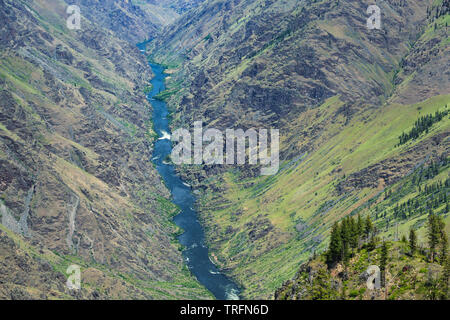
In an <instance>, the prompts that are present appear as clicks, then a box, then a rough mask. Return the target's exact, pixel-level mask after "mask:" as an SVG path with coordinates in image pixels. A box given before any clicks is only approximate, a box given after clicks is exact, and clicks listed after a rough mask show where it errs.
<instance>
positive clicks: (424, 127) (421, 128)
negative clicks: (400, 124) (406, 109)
mask: <svg viewBox="0 0 450 320" xmlns="http://www.w3.org/2000/svg"><path fill="white" fill-rule="evenodd" d="M445 108H447V105H446V106H445ZM447 114H448V110H445V111H436V112H435V114H434V115H433V114H428V115H425V116H422V117H420V118H419V119H418V120H416V122H415V123H414V127H413V128H412V129H411V130H410V131H409V132H408V133H405V132H403V133H402V134H401V135H400V136H399V140H400V142H399V144H398V145H399V146H400V145H402V144H405V143H406V142H408V141H409V140H413V139H417V138H418V137H419V136H420V135H421V134H422V133H423V132H426V133H428V130H429V129H430V128H431V127H432V126H433V124H435V123H436V122H439V121H441V120H442V119H443V118H444V117H445V116H447Z"/></svg>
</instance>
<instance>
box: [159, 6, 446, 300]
mask: <svg viewBox="0 0 450 320" xmlns="http://www.w3.org/2000/svg"><path fill="white" fill-rule="evenodd" d="M441 2H442V1H437V2H436V3H435V4H434V5H438V4H439V3H441ZM211 3H212V2H211ZM255 3H257V2H255ZM318 5H320V2H318ZM416 9H418V8H416ZM258 10H259V8H256V11H255V12H256V13H257V12H258ZM256 13H255V14H256ZM294 13H295V12H293V13H292V14H294ZM240 14H241V18H240V19H234V20H232V21H231V23H232V27H231V28H230V30H231V31H229V32H230V34H233V32H232V30H233V28H234V30H235V31H236V32H239V31H242V30H240V26H242V25H244V22H245V21H246V20H247V19H248V17H249V13H248V12H243V13H240ZM448 19H449V16H448V15H446V16H443V17H440V18H439V19H438V20H437V21H436V24H437V29H438V31H440V32H442V30H443V28H445V22H446V21H448ZM315 27H319V28H320V29H321V30H326V31H327V32H329V33H331V34H332V35H334V36H335V37H337V38H345V39H346V40H349V41H350V42H351V43H354V44H358V43H360V42H361V41H360V39H359V36H358V34H357V32H353V33H352V32H350V33H349V32H348V31H346V28H345V24H342V25H340V24H337V25H330V24H327V23H326V22H323V21H321V22H318V24H314V23H313V24H311V25H309V26H307V27H305V28H304V30H306V31H307V32H308V31H311V30H314V28H315ZM209 28H210V26H209V25H205V27H204V28H203V30H202V31H203V33H204V34H208V32H209V31H208V30H209ZM316 31H317V30H316ZM187 34H189V33H187ZM436 37H440V35H438V34H437V31H436V30H435V29H434V23H433V24H430V25H429V26H428V27H427V28H426V29H425V30H424V33H423V34H422V36H421V38H420V39H418V41H417V43H419V44H420V43H424V44H425V43H427V41H428V40H430V39H432V38H436ZM175 39H176V40H173V39H172V40H171V41H172V42H174V43H176V42H177V41H180V42H181V43H183V41H184V43H183V46H185V47H196V50H198V51H199V52H202V50H203V47H204V46H206V44H203V43H205V42H206V40H205V39H203V37H202V38H201V39H200V40H199V41H198V42H197V43H195V44H190V43H189V41H192V40H190V39H195V38H191V37H185V38H183V33H182V32H178V33H175ZM294 40H295V37H294V35H288V36H287V37H286V38H284V39H282V40H281V43H282V44H283V45H284V46H283V45H281V46H278V47H277V46H276V45H275V44H271V45H269V46H266V47H264V49H263V50H262V51H259V52H258V53H257V55H256V56H252V57H243V58H242V59H241V63H240V64H238V65H237V66H234V67H233V68H231V71H230V70H227V73H226V74H220V77H219V78H220V81H221V82H218V84H215V88H214V89H211V91H213V92H216V91H217V92H218V94H216V95H215V96H213V97H212V99H216V97H221V96H225V97H227V96H228V95H229V93H230V92H229V91H225V90H227V88H229V86H228V87H227V86H224V85H223V84H225V83H227V82H232V79H234V80H236V81H239V77H240V75H241V73H242V71H243V70H244V69H245V68H246V67H247V66H248V65H249V64H251V62H253V61H255V60H256V61H259V62H263V63H264V62H265V61H264V59H266V58H267V57H269V56H271V55H273V52H276V51H277V50H280V49H281V48H283V49H284V48H285V46H287V45H286V44H287V43H289V44H291V45H292V46H296V45H299V46H300V45H301V43H295V42H294ZM217 41H218V43H217ZM220 41H222V38H220V37H219V38H218V40H216V39H215V46H217V47H220V46H221V45H222V43H221V42H220ZM439 46H443V47H446V46H447V47H448V36H446V37H444V38H442V41H441V43H440V44H439ZM314 48H315V49H316V50H324V52H323V54H324V57H327V56H328V53H327V52H326V50H325V49H326V48H324V45H323V43H320V42H317V43H314ZM366 49H368V50H369V51H370V52H377V53H381V56H382V57H383V59H384V60H383V62H384V63H387V61H389V62H393V63H394V65H397V64H399V63H400V58H401V57H399V56H395V55H391V56H389V57H387V56H386V55H384V54H383V53H382V52H380V49H379V48H378V47H377V43H375V44H373V45H371V46H370V47H368V48H366ZM403 49H404V50H405V52H407V51H408V50H409V49H411V48H403ZM403 49H402V50H403ZM169 51H170V50H169ZM447 51H448V50H447ZM186 54H189V51H187V53H186ZM207 57H208V55H207ZM255 57H256V58H255ZM153 58H154V59H157V60H159V61H165V62H166V64H174V66H172V67H176V65H180V64H181V63H182V59H181V58H180V56H179V55H176V54H175V55H171V54H168V51H167V50H162V51H161V52H158V51H156V55H154V56H153ZM201 58H202V57H201V54H198V55H197V56H195V55H194V60H193V64H198V65H200V66H201V67H202V66H203V67H206V66H207V65H208V64H209V63H211V62H214V61H209V60H207V59H203V60H202V59H201ZM216 58H217V57H216ZM195 59H197V60H195ZM258 59H259V60H258ZM393 60H395V61H393ZM272 62H273V66H271V67H273V69H272V68H268V69H267V70H266V71H265V72H266V73H269V72H271V71H276V70H278V68H277V67H276V66H277V65H278V61H277V60H274V61H272ZM281 65H282V64H281ZM348 68H349V70H348V72H349V74H353V75H355V76H356V77H358V78H357V79H356V80H355V79H353V80H352V81H362V82H364V81H372V82H376V83H381V84H382V87H383V91H384V95H383V96H382V97H380V102H379V103H378V104H377V107H371V108H370V109H368V110H367V109H366V110H363V111H357V113H356V114H354V115H353V116H352V118H351V120H350V121H349V122H348V123H347V117H346V116H345V115H344V114H342V112H339V111H340V110H341V107H343V106H344V102H342V101H341V99H340V97H339V96H335V97H332V98H330V99H328V100H327V101H326V102H325V103H324V104H323V105H321V106H319V107H316V108H313V109H308V110H307V111H305V112H304V113H302V114H301V115H300V116H298V119H289V121H287V124H285V125H286V127H285V128H284V129H285V130H284V131H285V132H290V133H289V134H290V137H287V136H283V132H282V137H281V140H282V141H281V149H282V150H283V149H285V148H287V146H289V147H292V146H294V147H293V149H297V150H301V149H302V147H304V146H305V145H308V144H311V145H313V148H312V149H313V151H312V152H310V153H308V154H305V155H304V157H302V158H301V159H300V160H298V161H296V162H295V163H288V162H286V163H284V165H285V166H286V167H285V168H283V169H282V170H281V171H280V173H279V174H278V175H276V176H275V177H268V178H256V179H248V178H246V177H245V175H244V174H242V175H241V173H240V171H239V170H229V171H228V172H226V173H225V174H223V175H219V176H213V177H210V179H209V180H208V181H206V184H211V185H213V186H214V188H211V189H214V190H217V186H220V190H219V191H215V192H211V191H208V193H207V194H203V196H202V197H201V203H200V209H201V212H202V219H203V221H204V223H205V225H206V230H207V238H208V240H209V244H210V246H211V249H212V252H213V257H212V258H213V259H215V260H216V262H217V263H218V264H219V265H220V266H223V267H225V268H227V270H230V274H231V275H232V276H233V277H234V278H236V279H237V280H238V281H239V282H240V283H241V284H242V285H243V286H244V288H245V290H244V295H245V296H246V297H249V298H261V297H263V298H270V297H272V293H273V292H274V290H275V289H276V288H278V287H279V286H280V284H281V283H282V282H283V281H284V280H286V279H290V278H292V276H293V275H294V274H295V273H296V272H297V270H298V266H299V264H300V263H301V262H303V261H305V260H306V259H307V258H308V257H309V256H310V255H311V253H312V252H313V251H314V250H319V251H320V250H323V249H324V248H325V246H326V244H327V241H326V240H327V236H328V230H329V229H330V226H331V224H332V223H333V222H335V221H337V220H339V219H340V218H341V217H343V216H345V215H347V214H350V213H354V212H356V210H357V209H358V208H360V210H361V212H363V213H368V212H369V210H368V209H366V204H367V203H368V201H369V200H370V199H372V198H374V197H376V196H378V195H379V194H380V193H381V192H382V191H383V190H384V188H385V187H386V186H385V183H384V182H383V181H380V184H379V185H377V186H376V187H367V188H363V189H361V190H360V189H355V190H353V191H351V192H347V193H344V194H338V193H337V192H336V187H337V185H338V184H339V182H341V181H344V180H345V177H346V176H349V175H350V174H352V173H355V172H358V171H360V170H362V169H365V168H367V167H368V166H371V165H375V164H378V163H379V162H380V161H383V160H386V159H397V160H399V159H400V160H401V158H402V157H404V156H405V154H407V153H408V151H411V150H412V149H413V148H414V147H416V146H420V145H422V143H423V144H425V145H426V144H427V143H428V142H429V141H430V138H432V137H433V136H436V135H438V134H441V133H442V134H446V133H448V132H449V131H450V122H449V119H448V117H447V118H446V119H445V120H443V121H441V122H440V123H438V124H436V125H435V126H433V127H432V129H431V130H430V132H429V133H428V134H426V135H422V136H421V137H420V138H419V139H418V140H416V141H413V142H409V143H408V144H406V145H403V146H400V147H396V144H397V143H398V136H399V135H400V134H401V133H402V132H403V131H407V130H409V129H411V128H412V126H413V124H414V122H415V120H416V119H417V118H418V117H419V116H421V115H425V114H428V113H434V112H435V111H436V110H439V109H440V110H442V109H443V108H444V106H445V105H446V104H448V103H449V102H450V96H449V95H440V96H434V97H432V98H429V99H427V100H425V101H422V102H420V103H416V104H401V103H399V102H396V99H395V98H396V97H397V94H398V93H399V92H405V91H407V89H408V88H409V82H410V81H411V79H412V78H413V77H414V75H415V74H406V75H405V76H404V80H403V81H402V82H401V83H400V84H397V85H394V80H395V77H396V76H398V75H400V76H403V75H404V74H405V73H404V71H403V69H402V68H401V67H400V66H399V67H398V70H391V71H390V72H387V71H385V70H381V68H377V67H373V66H372V65H370V64H368V63H365V64H356V65H350V66H348ZM261 78H263V77H260V79H259V80H258V81H264V80H261ZM249 81H251V80H249ZM174 82H175V81H174ZM341 82H342V81H341ZM344 84H345V81H344ZM349 85H350V86H351V84H349ZM168 87H169V89H170V88H171V85H170V80H169V86H168ZM221 87H223V88H224V89H220V88H221ZM216 88H217V89H216ZM182 93H183V91H182V90H181V91H180V92H179V94H178V95H181V94H182ZM177 99H179V98H178V97H172V101H171V102H172V104H176V103H177V102H176V100H177ZM213 101H214V100H213ZM219 101H220V102H221V100H220V98H219ZM357 109H358V108H357ZM361 109H363V108H360V109H359V110H361ZM178 111H179V112H178V113H177V114H175V115H174V120H175V121H176V122H181V121H179V120H180V119H181V117H182V116H183V115H182V112H185V110H183V108H182V106H181V108H180V109H179V110H178ZM239 112H240V110H237V114H240V113H239ZM181 123H182V122H181ZM212 124H214V123H212ZM310 128H311V129H317V128H320V129H321V130H320V134H319V137H315V139H311V138H309V137H308V136H304V135H302V131H303V129H304V131H308V129H310ZM292 132H293V133H294V134H292ZM286 135H287V134H286ZM296 135H297V136H296ZM446 148H447V147H446V144H445V143H444V145H441V147H440V149H439V150H438V151H439V152H445V151H448V150H447V149H446ZM299 156H300V155H299ZM188 170H189V172H188V173H187V175H186V176H187V178H189V177H196V176H197V174H198V173H201V171H202V169H201V168H195V167H190V168H188ZM446 175H448V169H446V170H445V171H444V172H441V174H440V178H444V177H445V176H446ZM436 179H437V178H436ZM193 180H195V178H193ZM402 183H404V181H400V182H397V184H395V185H391V186H390V188H393V189H396V188H398V186H399V185H401V184H402ZM219 194H220V196H219ZM411 196H413V193H410V194H407V195H405V196H404V197H403V198H402V199H399V201H400V202H401V201H404V199H406V198H407V197H411ZM387 206H388V207H389V208H390V209H392V205H387ZM371 213H372V214H373V212H371ZM264 219H269V220H270V224H271V225H273V226H274V228H275V231H274V232H273V234H271V235H270V236H269V237H261V238H258V237H257V239H256V240H253V239H250V234H249V233H250V231H255V230H256V231H258V230H259V231H261V230H264V229H265V228H267V227H268V224H267V223H265V221H264ZM420 219H422V217H414V218H412V219H410V221H400V225H399V231H400V233H404V232H405V231H406V229H407V228H408V226H409V225H410V224H412V223H414V221H417V220H420ZM445 219H446V221H447V222H448V220H449V218H448V215H447V216H446V218H445ZM378 223H379V224H380V225H384V224H383V221H378ZM299 225H300V226H302V225H303V226H304V227H306V229H305V230H303V231H302V232H298V231H296V229H295V227H296V226H299ZM447 225H448V224H447ZM383 230H384V229H383ZM393 233H394V226H393V225H391V226H390V227H389V228H388V230H386V231H383V234H382V235H383V236H385V237H387V238H391V237H392V236H393ZM419 234H421V236H422V237H423V226H422V227H421V228H420V230H419Z"/></svg>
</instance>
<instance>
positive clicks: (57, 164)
mask: <svg viewBox="0 0 450 320" xmlns="http://www.w3.org/2000/svg"><path fill="white" fill-rule="evenodd" d="M50 2H51V3H50V4H49V3H48V2H47V1H38V2H36V3H35V4H34V5H30V6H29V8H30V10H31V11H32V12H33V15H34V16H35V17H36V18H37V20H38V23H39V27H38V28H39V30H45V31H46V32H48V33H49V34H51V35H53V37H55V38H56V40H55V42H56V43H62V44H64V45H68V48H69V50H70V51H71V53H72V54H73V55H74V57H75V59H80V60H85V61H88V62H89V63H90V65H91V67H92V70H94V74H95V75H96V76H98V77H99V78H101V80H102V81H104V83H106V84H110V85H111V86H113V87H114V88H116V90H117V91H116V93H117V92H122V91H123V92H126V90H130V91H132V90H133V88H134V87H135V86H136V83H134V82H133V81H130V78H129V77H125V76H123V75H122V76H121V75H119V74H117V73H115V72H114V68H115V65H114V64H113V63H112V62H111V60H107V59H102V58H100V57H99V56H98V53H97V52H95V51H91V50H92V49H89V48H87V47H83V46H82V45H80V44H78V46H79V47H82V50H83V52H82V53H79V52H77V51H76V50H73V49H71V47H70V44H71V43H72V42H73V41H75V40H74V39H73V34H71V33H70V32H69V31H68V30H67V29H66V28H65V27H64V26H63V24H64V20H63V19H61V16H59V15H58V14H57V13H59V12H64V8H65V3H63V2H61V1H56V0H55V1H50ZM24 3H25V5H26V6H28V5H29V3H27V2H24ZM46 5H50V6H51V10H47V9H46V8H45V6H46ZM35 9H36V11H35ZM38 54H39V55H40V54H41V53H40V52H39V53H38ZM51 62H52V65H51V67H50V69H51V70H56V72H60V74H59V76H60V78H59V79H58V80H60V81H61V82H62V83H63V85H66V86H67V87H68V88H69V89H68V90H71V91H72V92H73V94H74V96H75V99H79V98H80V97H79V95H78V88H80V87H83V88H86V89H88V90H89V92H93V93H96V94H98V96H99V97H101V98H100V99H101V101H102V102H103V103H104V105H107V106H112V105H119V104H121V103H124V104H127V103H130V104H133V103H134V102H131V101H126V100H125V101H123V100H122V99H121V97H119V96H116V95H113V94H110V93H108V92H105V91H103V90H100V89H95V88H93V87H92V86H91V84H90V83H89V82H88V81H86V80H85V79H84V77H83V72H82V71H81V70H79V69H77V68H76V67H74V66H68V65H65V64H63V63H60V62H58V61H56V60H53V61H51ZM53 64H54V65H53ZM0 78H1V79H2V80H3V81H5V88H8V90H9V92H11V93H12V95H13V97H14V98H15V100H16V101H17V103H18V104H19V105H20V108H21V110H20V111H21V112H24V113H26V115H27V117H26V118H27V124H26V127H27V128H32V129H33V131H34V132H37V133H36V136H38V137H39V139H37V140H36V144H35V145H34V147H33V149H29V150H28V151H29V152H30V154H32V155H33V159H35V160H37V161H38V162H39V163H45V164H46V165H48V167H45V168H51V170H50V172H47V171H46V170H43V171H41V172H40V176H39V179H41V181H48V180H45V179H49V180H51V181H52V179H53V174H54V172H55V173H56V174H57V175H58V176H59V177H60V178H61V181H58V182H61V183H64V185H65V187H69V188H70V189H71V190H77V191H79V190H88V191H89V192H90V193H91V194H95V195H96V198H97V199H96V200H97V201H98V202H96V203H94V206H95V208H96V209H97V210H98V211H102V212H110V213H111V212H112V213H113V215H114V216H115V219H117V220H116V221H119V226H120V228H125V229H128V230H129V231H128V232H131V230H135V228H136V226H137V225H138V224H139V223H141V222H140V220H139V215H142V214H143V215H147V214H150V215H153V213H157V214H156V215H153V217H152V219H153V218H154V219H155V221H153V222H154V225H153V227H155V228H161V230H165V232H166V233H167V234H164V237H168V238H169V239H170V240H169V241H170V242H171V243H170V246H171V248H170V250H169V251H170V252H177V250H180V248H179V243H178V242H177V241H176V240H175V235H176V234H177V232H178V231H179V230H178V227H177V226H176V225H175V224H173V222H172V218H173V215H174V214H175V213H176V212H177V209H176V208H175V206H174V205H173V204H172V203H171V202H170V201H169V200H168V198H167V195H166V194H164V192H159V191H158V190H156V188H157V186H156V187H155V188H153V187H151V188H148V187H145V186H135V187H136V188H135V190H134V191H136V194H137V197H140V198H141V199H142V203H146V205H150V206H149V207H145V205H142V203H137V202H138V200H136V198H134V199H131V198H129V197H122V196H119V194H118V192H117V190H116V189H115V188H113V187H112V186H110V185H108V184H107V183H105V181H103V180H101V179H100V178H98V177H96V176H94V175H92V174H90V173H88V172H87V171H86V170H82V169H81V168H79V167H77V166H76V165H74V164H73V163H71V162H70V161H69V160H68V159H67V158H66V157H65V154H62V152H61V153H59V152H56V153H55V154H52V155H51V156H49V157H47V154H46V153H44V152H42V153H40V150H41V148H42V147H43V146H48V145H52V146H53V147H55V149H56V150H57V151H60V150H65V148H71V147H75V148H76V149H78V150H81V151H82V152H83V155H84V157H85V158H84V160H85V161H86V162H87V163H89V164H90V165H92V166H94V167H95V166H97V165H98V161H99V158H101V154H98V153H96V152H95V151H94V148H92V147H91V148H86V147H83V146H81V145H80V144H78V143H76V142H75V141H72V140H70V139H68V138H67V137H66V134H65V133H66V132H67V130H68V129H67V127H70V126H71V125H73V126H76V125H77V122H78V121H79V120H80V119H83V117H84V114H83V112H82V110H81V108H82V107H85V106H84V105H83V104H82V103H79V104H77V103H76V100H75V102H74V101H71V103H73V104H74V106H72V105H71V107H72V108H70V109H66V110H64V109H62V107H61V106H60V105H58V104H56V103H55V102H54V101H53V100H52V99H51V98H50V97H49V96H48V92H49V91H51V89H52V88H46V87H45V85H43V83H44V79H43V72H42V69H40V68H39V67H37V66H36V65H33V64H31V63H30V62H28V61H27V60H25V59H24V58H22V57H21V56H20V55H17V54H11V52H0ZM57 78H58V75H57ZM118 95H119V94H118ZM125 99H126V98H125ZM33 104H34V105H37V106H39V108H40V110H45V111H46V112H47V114H49V115H50V117H51V118H52V117H55V118H56V120H55V119H53V120H54V123H56V125H54V128H53V129H54V130H48V129H47V127H46V121H48V120H49V118H43V117H41V115H40V114H39V113H38V112H37V111H36V109H35V108H32V107H31V106H32V105H33ZM140 107H142V106H140ZM119 113H120V111H119ZM114 117H115V118H116V120H117V123H114V122H113V121H112V120H110V121H111V122H112V125H113V127H112V128H110V129H107V131H106V132H107V134H111V135H113V136H114V135H115V134H117V132H119V133H120V130H121V129H123V132H122V133H121V135H122V136H123V137H124V139H125V140H126V141H127V142H129V143H130V144H132V143H139V142H140V141H139V140H138V139H142V128H139V130H140V132H139V133H140V134H139V137H134V131H135V130H136V127H135V126H134V125H133V124H131V123H129V122H128V120H127V117H128V115H127V114H123V115H117V114H116V115H115V116H114ZM119 123H122V124H123V126H121V128H117V124H119ZM110 125H111V124H108V126H110ZM147 125H148V127H147V128H144V131H145V130H147V131H149V132H150V130H151V129H150V123H149V122H148V123H147ZM66 126H67V127H66ZM20 130H21V128H19V129H18V130H8V128H6V127H5V126H4V125H3V124H0V136H3V137H8V138H10V139H12V141H14V142H15V143H17V144H19V145H21V146H26V148H29V147H30V146H28V145H27V141H25V140H24V138H22V136H21V135H20V133H21V131H20ZM16 132H18V133H19V135H18V134H17V133H16ZM145 136H146V137H148V135H145ZM134 152H136V151H134ZM130 153H131V158H132V157H133V156H134V157H139V156H140V155H139V154H138V153H136V154H133V151H132V150H130ZM9 157H10V152H9V151H8V150H7V149H3V148H2V150H0V158H1V159H2V160H3V159H7V160H9ZM150 174H151V175H156V174H153V173H150ZM52 182H53V181H52ZM140 189H141V190H140ZM46 192H47V190H44V191H43V194H51V192H50V193H46ZM10 193H11V192H9V193H8V194H7V193H6V192H2V194H1V198H2V201H3V200H5V199H6V198H8V197H10V196H11V195H10ZM79 195H80V198H81V203H82V204H85V203H89V205H91V204H92V203H91V200H90V199H87V198H86V197H85V196H84V195H83V194H82V193H81V192H80V193H79ZM40 196H41V195H36V196H35V198H34V199H33V202H32V207H33V209H35V210H36V211H37V214H41V215H43V216H51V215H52V214H55V215H58V214H59V213H60V212H59V211H58V210H59V208H58V206H56V205H55V206H54V207H51V208H45V207H39V205H42V204H40V203H39V201H41V198H40ZM11 197H12V196H11ZM42 197H43V198H44V199H45V196H42ZM9 200H11V201H12V200H13V199H12V198H11V199H9ZM94 202H95V200H94ZM103 210H105V211H103ZM115 210H117V212H115ZM133 215H136V216H133ZM101 217H104V216H103V215H102V214H101ZM77 219H78V218H77ZM0 221H1V215H0ZM85 222H86V221H83V222H81V221H80V222H77V229H78V228H80V229H81V228H82V224H83V223H85ZM86 224H89V222H87V223H86ZM95 226H96V225H95V224H93V225H92V227H93V228H95ZM0 229H1V230H2V232H4V234H6V235H7V237H9V238H10V239H12V240H13V241H14V243H15V244H16V245H17V246H18V247H19V248H20V251H21V252H23V253H26V254H28V255H29V256H30V257H32V259H34V260H35V261H40V260H43V261H48V262H49V263H50V264H51V266H52V268H53V270H54V271H56V272H60V273H62V274H64V277H65V271H66V269H67V266H68V265H70V264H73V263H76V264H78V265H80V266H81V267H82V288H83V290H85V289H86V290H87V292H88V293H89V292H93V291H94V290H95V291H97V292H100V293H101V296H102V297H109V298H131V297H134V298H146V297H147V298H148V297H153V298H156V299H175V298H184V299H199V298H200V299H201V298H212V295H211V294H210V293H209V292H208V291H207V290H206V289H205V288H204V287H203V286H201V285H200V284H199V283H198V282H197V281H196V279H195V278H194V277H193V276H192V274H190V272H189V270H187V268H186V267H185V266H184V265H183V263H182V257H181V254H180V253H179V252H178V253H177V254H178V256H179V258H178V259H177V260H178V261H176V262H174V261H172V262H170V261H164V262H161V261H158V259H160V257H158V255H154V256H152V255H151V254H150V253H151V252H152V251H153V250H158V251H161V247H160V243H159V239H158V237H159V235H158V234H157V235H151V234H150V233H149V234H147V235H146V236H145V237H146V240H145V241H146V247H145V248H143V247H141V245H140V244H136V246H137V247H138V249H137V250H138V251H139V253H138V254H139V256H138V257H135V258H137V259H141V258H146V259H149V265H154V266H156V267H157V268H160V267H164V266H167V264H165V263H169V264H171V263H173V262H174V264H173V266H171V267H170V268H172V267H174V268H175V269H174V270H172V271H173V272H172V275H171V276H172V278H171V279H170V280H167V279H161V280H157V279H156V278H154V279H148V280H142V277H141V276H140V275H136V274H135V273H134V272H131V270H129V271H130V272H128V271H126V270H125V271H124V270H123V269H122V270H120V269H115V268H114V267H112V266H111V265H109V264H105V263H101V262H99V261H98V260H101V259H96V257H95V256H94V255H92V257H90V258H89V257H86V256H85V257H81V256H79V255H76V254H73V255H72V254H65V253H61V251H63V252H64V251H66V250H51V249H50V250H47V249H46V250H44V251H42V250H41V249H40V248H38V247H37V246H34V245H31V244H30V243H28V242H27V241H24V240H23V238H22V237H21V236H19V235H16V234H14V233H13V232H11V231H9V230H8V229H6V228H5V227H4V226H3V225H0ZM119 232H120V231H119ZM158 232H160V231H158ZM121 236H122V235H121ZM121 236H118V235H116V238H117V239H118V240H115V241H122V239H121ZM119 239H120V240H119ZM43 245H45V244H43ZM106 245H108V244H106ZM55 246H56V244H55ZM113 246H114V244H113ZM48 247H50V248H52V247H53V244H50V245H49V246H48ZM58 251H59V252H58ZM2 253H3V252H2ZM121 254H123V253H122V252H120V250H118V249H117V250H116V252H115V253H113V254H112V257H109V258H111V260H112V261H114V259H117V257H118V256H120V255H121ZM159 254H160V255H163V256H164V255H165V254H166V255H167V252H166V253H163V252H160V253H159ZM109 258H108V259H109ZM166 259H169V258H168V257H166ZM111 260H110V261H111ZM98 274H100V276H98ZM93 275H96V276H93ZM29 276H30V277H39V273H36V274H30V275H29ZM102 277H103V278H102ZM5 283H6V284H8V285H10V284H11V283H8V281H6V282H5ZM119 283H123V286H121V285H120V284H119ZM6 284H5V285H6ZM12 285H14V284H13V283H12ZM25 286H26V284H25ZM121 288H122V289H123V290H124V291H123V292H121V291H120V290H121ZM25 290H28V291H29V292H30V293H32V294H34V295H33V297H34V298H39V297H40V295H39V294H40V293H39V292H37V290H36V289H35V288H32V287H28V288H27V287H25ZM105 290H106V291H105ZM44 293H47V292H45V291H44ZM54 297H57V298H71V296H70V295H68V294H67V290H66V289H64V290H63V291H62V292H59V293H55V292H54Z"/></svg>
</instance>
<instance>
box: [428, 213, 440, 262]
mask: <svg viewBox="0 0 450 320" xmlns="http://www.w3.org/2000/svg"><path fill="white" fill-rule="evenodd" d="M427 236H428V246H429V247H430V259H431V262H434V257H435V255H436V247H437V245H438V244H439V238H440V232H439V222H438V219H437V217H436V215H435V214H434V213H433V211H430V214H429V216H428V233H427Z"/></svg>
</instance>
